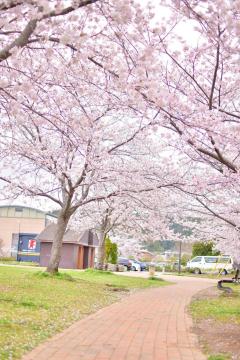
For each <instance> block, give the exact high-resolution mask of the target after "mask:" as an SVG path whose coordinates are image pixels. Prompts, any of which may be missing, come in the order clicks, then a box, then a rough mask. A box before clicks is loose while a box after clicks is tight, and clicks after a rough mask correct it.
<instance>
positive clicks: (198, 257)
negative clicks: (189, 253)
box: [191, 256, 202, 262]
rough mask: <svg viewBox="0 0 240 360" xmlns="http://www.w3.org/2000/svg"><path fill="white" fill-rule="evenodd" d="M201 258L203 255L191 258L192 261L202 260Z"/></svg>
mask: <svg viewBox="0 0 240 360" xmlns="http://www.w3.org/2000/svg"><path fill="white" fill-rule="evenodd" d="M201 260H202V257H201V256H197V257H195V258H193V259H192V260H191V262H201Z"/></svg>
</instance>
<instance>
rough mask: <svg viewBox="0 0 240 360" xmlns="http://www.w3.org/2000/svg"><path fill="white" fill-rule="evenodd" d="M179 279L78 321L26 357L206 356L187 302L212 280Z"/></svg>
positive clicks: (171, 359)
mask: <svg viewBox="0 0 240 360" xmlns="http://www.w3.org/2000/svg"><path fill="white" fill-rule="evenodd" d="M172 279H174V278H172ZM175 279H177V284H175V285H171V286H166V287H161V288H154V289H147V290H143V291H140V292H137V293H135V294H133V295H130V296H129V297H126V298H124V299H123V300H122V301H121V302H119V303H115V304H113V305H111V306H109V307H107V308H104V309H102V310H100V311H98V312H97V313H95V314H93V315H90V316H88V317H86V318H85V319H83V320H80V321H78V322H76V323H75V324H73V325H72V326H71V327H69V328H68V329H66V330H65V331H64V332H62V333H60V334H58V335H56V336H54V337H53V338H52V339H50V340H49V341H47V342H45V343H43V344H42V345H40V346H38V347H37V348H36V349H34V350H33V351H32V352H30V353H28V354H27V355H25V356H24V357H23V359H22V360H204V359H206V357H205V356H204V355H203V354H202V353H201V351H200V350H199V347H198V343H197V339H196V337H195V335H194V334H193V333H192V331H191V326H192V320H191V319H190V317H189V316H188V315H187V313H186V305H188V304H189V302H190V300H191V297H192V295H194V294H195V293H196V292H198V291H199V290H202V289H204V288H207V287H209V286H211V281H209V280H206V279H201V280H199V279H195V278H175Z"/></svg>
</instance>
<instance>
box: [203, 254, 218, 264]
mask: <svg viewBox="0 0 240 360" xmlns="http://www.w3.org/2000/svg"><path fill="white" fill-rule="evenodd" d="M204 259H205V262H206V263H207V264H216V263H217V262H218V258H217V257H210V256H205V258H204Z"/></svg>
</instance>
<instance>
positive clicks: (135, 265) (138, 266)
mask: <svg viewBox="0 0 240 360" xmlns="http://www.w3.org/2000/svg"><path fill="white" fill-rule="evenodd" d="M131 263H132V268H131V269H132V270H133V271H144V270H147V265H146V264H145V263H144V262H141V261H138V260H131Z"/></svg>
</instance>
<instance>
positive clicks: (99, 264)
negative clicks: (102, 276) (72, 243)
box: [97, 232, 106, 270]
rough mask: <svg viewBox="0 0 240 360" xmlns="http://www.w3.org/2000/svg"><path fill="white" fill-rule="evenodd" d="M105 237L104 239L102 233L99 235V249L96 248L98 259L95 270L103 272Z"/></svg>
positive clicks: (104, 235)
mask: <svg viewBox="0 0 240 360" xmlns="http://www.w3.org/2000/svg"><path fill="white" fill-rule="evenodd" d="M105 237H106V234H105V233H104V232H101V233H100V235H99V247H98V257H97V269H99V270H104V262H105Z"/></svg>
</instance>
